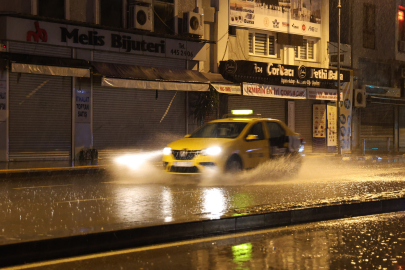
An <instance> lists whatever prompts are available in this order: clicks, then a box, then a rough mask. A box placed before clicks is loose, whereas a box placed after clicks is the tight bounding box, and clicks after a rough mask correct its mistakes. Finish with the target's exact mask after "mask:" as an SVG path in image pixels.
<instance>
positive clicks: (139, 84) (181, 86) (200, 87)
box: [101, 77, 209, 91]
mask: <svg viewBox="0 0 405 270" xmlns="http://www.w3.org/2000/svg"><path fill="white" fill-rule="evenodd" d="M101 86H110V87H119V88H137V89H152V90H177V91H208V90H209V84H207V83H184V82H164V81H144V80H127V79H117V78H106V77H103V78H102V79H101Z"/></svg>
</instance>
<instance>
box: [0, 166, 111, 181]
mask: <svg viewBox="0 0 405 270" xmlns="http://www.w3.org/2000/svg"><path fill="white" fill-rule="evenodd" d="M107 168H108V165H98V166H82V167H65V168H38V169H12V170H0V179H10V178H23V177H45V176H61V175H79V174H96V173H105V172H106V171H107Z"/></svg>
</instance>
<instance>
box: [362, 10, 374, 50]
mask: <svg viewBox="0 0 405 270" xmlns="http://www.w3.org/2000/svg"><path fill="white" fill-rule="evenodd" d="M363 47H364V48H368V49H375V5H371V4H364V6H363Z"/></svg>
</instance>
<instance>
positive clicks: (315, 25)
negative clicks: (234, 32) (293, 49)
mask: <svg viewBox="0 0 405 270" xmlns="http://www.w3.org/2000/svg"><path fill="white" fill-rule="evenodd" d="M229 25H234V26H239V27H248V28H255V29H263V30H268V31H275V32H283V33H291V34H297V35H304V36H311V37H321V0H289V1H285V0H284V1H283V0H270V1H269V0H230V1H229Z"/></svg>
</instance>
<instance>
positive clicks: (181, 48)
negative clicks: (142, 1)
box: [6, 17, 206, 61]
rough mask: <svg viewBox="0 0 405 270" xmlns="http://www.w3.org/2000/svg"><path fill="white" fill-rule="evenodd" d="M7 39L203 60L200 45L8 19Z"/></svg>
mask: <svg viewBox="0 0 405 270" xmlns="http://www.w3.org/2000/svg"><path fill="white" fill-rule="evenodd" d="M6 29H7V31H6V39H7V40H13V41H22V42H30V43H39V44H49V45H57V46H66V47H73V48H84V49H94V50H105V51H114V52H122V53H129V54H139V55H151V56H159V57H167V58H177V59H187V60H197V61H205V60H206V49H205V46H204V44H203V43H199V42H195V41H186V40H175V39H170V38H165V37H155V36H147V35H138V34H132V33H127V32H117V31H110V30H104V29H98V28H91V27H83V26H76V25H69V24H60V23H52V22H45V21H37V20H30V19H23V18H16V17H7V20H6Z"/></svg>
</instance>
